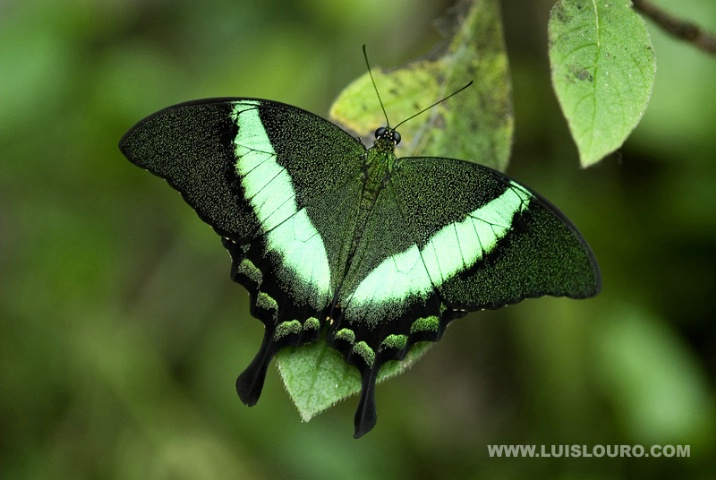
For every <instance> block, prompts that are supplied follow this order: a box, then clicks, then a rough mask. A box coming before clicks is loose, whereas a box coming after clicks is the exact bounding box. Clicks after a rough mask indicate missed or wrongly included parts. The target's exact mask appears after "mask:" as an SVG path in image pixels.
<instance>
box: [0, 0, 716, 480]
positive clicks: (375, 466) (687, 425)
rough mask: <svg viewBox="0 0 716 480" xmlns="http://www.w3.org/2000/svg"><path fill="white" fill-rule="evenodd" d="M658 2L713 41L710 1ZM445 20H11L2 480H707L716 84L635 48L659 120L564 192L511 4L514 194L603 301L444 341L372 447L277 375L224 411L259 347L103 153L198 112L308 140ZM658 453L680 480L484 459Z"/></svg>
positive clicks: (541, 308)
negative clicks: (576, 241) (558, 213)
mask: <svg viewBox="0 0 716 480" xmlns="http://www.w3.org/2000/svg"><path fill="white" fill-rule="evenodd" d="M655 1H656V0H655ZM659 3H660V4H662V5H663V6H664V7H665V8H670V9H674V11H675V13H678V14H679V15H680V16H683V17H685V18H691V19H693V20H696V21H699V22H704V24H703V25H702V26H703V27H705V28H707V29H710V30H712V31H713V30H716V24H713V23H711V24H707V23H706V22H708V21H712V19H714V18H716V4H714V2H712V1H711V0H689V1H688V2H679V3H678V5H677V4H676V3H674V2H666V1H665V0H659ZM614 4H615V5H617V2H614ZM619 5H621V4H620V3H619ZM447 6H448V5H445V4H443V5H440V4H439V3H438V2H432V1H427V0H396V1H393V2H383V1H378V0H368V1H365V2H350V3H347V2H335V1H332V0H331V1H329V0H314V1H312V2H283V3H281V7H280V8H277V6H276V4H275V2H264V1H261V2H259V1H254V0H248V1H244V2H230V1H224V0H211V1H209V2H188V1H186V0H180V1H171V2H169V1H167V0H159V1H154V2H80V1H76V0H68V1H65V2H55V1H52V0H39V1H36V2H5V3H3V4H2V6H0V65H2V68H0V158H1V159H2V162H1V163H0V169H1V170H0V272H2V275H1V276H0V425H2V435H0V478H8V479H25V478H27V479H30V478H55V479H63V478H72V479H83V478H118V479H120V478H121V479H132V478H142V479H146V478H192V479H194V478H258V479H260V478H298V479H301V478H312V479H315V478H347V479H350V478H392V479H402V478H406V479H407V478H478V477H486V478H516V477H522V476H527V475H529V476H531V477H534V478H539V477H544V478H554V477H577V476H579V477H589V478H593V479H597V478H609V479H613V478H628V477H651V478H676V477H683V478H709V477H710V476H711V475H712V471H713V468H712V467H713V464H712V462H713V460H712V459H713V452H714V451H715V450H716V430H715V429H716V407H715V406H714V401H713V399H714V397H715V395H714V383H715V382H714V378H716V356H715V355H716V354H715V353H714V352H716V337H715V336H714V331H715V330H714V318H716V303H715V302H714V298H713V292H714V288H715V286H716V274H715V273H714V269H713V265H714V264H716V224H715V222H714V219H713V212H714V211H716V198H714V195H713V187H714V184H716V168H715V164H714V161H713V158H714V151H716V137H714V135H713V125H714V122H716V99H715V98H714V96H715V95H716V90H714V89H713V79H714V78H716V77H715V76H716V64H714V62H713V60H712V59H709V58H708V57H706V56H705V55H703V54H702V53H701V52H699V51H696V50H695V49H694V48H692V47H691V46H690V45H688V44H684V43H680V42H677V41H674V40H673V39H671V38H667V37H666V35H665V34H663V33H662V32H661V31H660V30H659V29H658V28H655V27H654V25H653V24H651V23H647V27H646V28H647V30H648V32H649V36H650V37H651V42H652V44H653V49H654V52H655V55H656V57H657V59H658V63H659V74H658V79H657V81H656V83H655V84H654V87H653V92H652V94H651V98H650V99H649V105H648V109H647V110H646V112H645V113H644V116H643V118H642V120H641V122H640V124H639V126H638V127H637V128H636V129H635V130H634V131H633V133H632V135H631V136H630V137H629V138H628V139H627V140H626V143H624V144H623V145H622V146H621V147H619V148H618V150H617V153H615V154H612V155H610V156H608V157H607V158H606V159H605V160H603V161H602V162H601V163H599V164H598V165H595V166H594V167H593V168H590V169H588V170H586V171H580V170H578V169H577V168H576V165H577V162H578V158H579V153H580V152H579V151H578V150H577V149H576V148H575V146H574V145H575V143H574V142H572V141H571V140H570V132H569V130H568V127H567V125H568V123H565V121H564V116H563V114H562V112H560V110H559V103H558V102H557V100H556V99H555V96H554V94H553V93H552V90H551V85H550V83H549V79H550V71H549V62H548V36H547V33H546V32H545V31H544V29H545V26H546V24H547V21H548V15H549V10H550V8H551V7H552V6H553V2H547V1H545V2H534V1H533V0H506V1H505V2H504V3H503V9H502V10H503V13H502V17H503V21H504V22H505V23H504V32H505V37H506V45H507V53H508V57H509V61H510V70H511V76H512V85H513V88H512V90H513V95H514V122H515V127H516V128H515V132H516V133H515V137H514V143H513V149H512V150H513V152H512V155H511V157H510V169H509V174H510V175H512V176H514V177H515V178H517V179H518V180H520V181H522V182H524V183H526V184H528V185H530V186H532V187H534V188H535V189H537V190H538V191H540V192H542V193H544V194H545V196H547V197H548V198H549V199H550V200H551V201H553V202H554V203H555V204H556V205H559V206H560V207H561V208H562V209H563V210H564V211H565V213H566V214H567V215H568V216H569V217H570V218H571V219H572V220H574V222H575V223H576V224H577V225H578V226H579V227H580V229H581V231H582V232H583V233H584V235H585V237H586V238H588V239H589V241H590V244H591V245H592V247H593V249H594V250H595V252H596V255H597V258H598V259H599V261H600V265H601V267H602V273H603V277H604V279H603V280H604V291H603V293H602V294H601V295H600V296H599V297H597V298H595V299H593V300H589V301H583V302H575V301H569V300H564V299H542V300H539V301H527V302H523V303H521V304H519V305H515V306H512V307H509V308H507V309H503V310H500V311H497V312H482V313H477V314H475V315H472V316H470V317H467V318H465V319H463V320H461V321H459V322H456V323H455V324H454V325H452V326H451V327H450V328H449V329H448V331H447V332H446V334H445V336H444V338H443V340H442V341H441V342H440V343H439V344H437V345H436V346H435V348H433V349H432V350H431V352H430V357H431V358H430V359H429V360H430V361H426V362H418V363H417V364H416V365H415V366H414V367H413V368H412V370H411V371H410V373H409V374H406V375H402V376H400V377H399V378H396V379H394V380H392V381H390V382H385V383H383V384H382V385H380V386H379V387H378V402H379V405H378V407H379V409H380V412H381V421H380V422H379V424H378V426H377V428H376V429H375V430H374V431H373V432H371V434H370V435H368V436H366V437H365V438H363V439H361V440H360V441H355V440H353V439H352V438H351V430H352V428H351V422H350V419H351V418H352V414H353V408H354V405H353V404H352V402H350V401H349V402H343V403H341V404H339V405H337V406H336V407H335V408H333V409H331V410H328V411H326V412H325V413H323V414H322V415H320V416H319V417H317V418H315V419H314V420H312V421H311V422H310V423H307V424H306V423H302V422H300V421H299V418H298V416H297V415H296V411H295V408H294V407H293V405H292V404H291V402H290V401H289V400H288V399H287V396H286V395H283V394H282V392H281V391H280V389H281V386H280V382H279V380H278V375H275V374H272V373H271V372H269V378H268V380H267V384H266V387H265V390H264V393H263V395H262V398H261V401H260V402H259V404H258V405H257V406H256V407H254V408H252V409H248V408H246V407H244V406H243V405H241V404H240V402H239V400H238V399H237V398H236V393H235V392H234V389H233V381H234V379H235V377H236V374H237V373H238V372H239V371H240V370H241V369H242V368H243V367H244V366H245V365H247V364H248V362H249V361H250V360H251V357H252V356H253V354H254V353H255V351H256V347H257V345H258V344H259V342H260V339H261V329H260V323H259V322H258V321H256V320H254V319H252V318H250V316H249V315H248V314H247V313H246V312H247V309H248V306H247V304H248V302H247V298H246V294H245V292H244V291H243V290H242V289H241V288H240V287H238V286H236V285H234V284H232V282H231V281H230V280H229V279H228V267H229V261H228V259H227V258H226V255H225V254H224V252H223V251H222V249H221V246H220V243H219V242H218V241H217V238H216V235H215V234H214V233H213V232H212V231H211V229H210V228H208V227H206V226H205V225H203V224H202V223H201V222H199V221H197V219H196V218H195V217H194V215H192V214H191V213H190V211H189V209H188V208H187V207H186V206H185V205H184V203H183V202H182V201H181V200H180V199H179V197H178V196H177V195H176V194H175V193H174V192H172V191H171V189H169V188H166V187H164V186H163V185H161V184H160V182H158V181H157V179H155V178H152V177H151V176H150V175H147V174H145V173H144V172H141V171H139V170H138V169H136V168H135V167H133V166H132V165H130V164H129V163H128V162H127V161H126V160H125V159H124V158H123V157H122V156H121V154H120V153H119V151H118V150H117V147H116V144H117V141H118V139H119V137H120V136H121V135H122V134H123V133H124V132H125V131H126V130H127V128H129V127H130V126H131V125H132V124H133V123H134V122H136V121H137V120H138V119H140V118H142V117H143V116H145V115H147V114H149V113H151V112H153V111H156V110H158V109H160V108H162V107H164V106H167V105H170V104H174V103H178V102H181V101H184V100H189V99H193V98H202V97H209V96H227V95H232V96H246V97H248V96H253V97H263V98H271V99H275V100H280V101H284V102H287V103H290V104H293V105H297V106H302V107H305V108H306V109H308V110H310V111H313V112H316V113H319V114H325V113H326V112H327V111H328V109H329V106H330V104H331V100H332V97H333V96H334V95H335V94H337V93H338V92H339V91H341V89H342V88H343V87H344V86H345V85H347V84H349V82H350V81H351V79H353V78H356V77H358V76H359V75H361V74H363V73H364V72H365V67H364V65H363V62H362V58H361V54H360V46H361V45H362V44H364V43H365V44H367V45H368V48H369V52H372V53H371V60H372V61H373V63H374V64H376V69H378V70H380V67H379V65H400V64H403V63H406V62H407V61H408V59H411V58H416V57H418V56H420V55H422V54H424V53H425V52H426V51H428V50H429V49H430V48H431V47H432V46H433V45H434V44H435V43H436V42H438V41H439V40H440V39H439V36H438V35H437V34H436V33H435V30H434V28H433V27H432V21H433V19H434V18H435V17H437V16H439V15H440V13H441V11H442V10H443V9H444V8H446V7H447ZM677 9H678V12H677V11H676V10H677ZM592 75H593V74H592ZM469 79H473V77H470V78H466V79H465V80H466V81H467V80H469ZM474 80H475V81H476V82H478V83H479V82H480V80H481V78H479V77H474ZM458 83H459V84H462V82H461V81H459V82H458ZM383 95H384V99H386V100H387V99H389V98H399V97H400V94H399V92H398V95H394V94H393V93H392V92H384V93H383ZM433 96H434V95H433V94H430V95H425V97H430V99H432V97H433ZM438 96H439V95H438ZM430 99H427V98H426V99H425V101H426V102H427V101H429V100H430ZM420 102H421V104H422V103H423V99H422V96H421V99H420ZM390 113H391V110H390V108H389V114H390ZM564 115H565V116H569V113H568V112H566V111H565V113H564ZM400 119H401V114H400V113H398V114H397V116H396V118H393V115H392V114H391V120H393V121H400ZM374 127H375V126H374V125H369V126H367V127H366V129H365V131H362V132H359V133H360V134H361V135H362V136H367V135H369V134H370V133H371V131H372V129H373V128H374ZM576 143H577V145H578V144H579V142H578V141H577V142H576ZM652 443H659V444H679V443H683V444H689V445H690V446H691V458H659V459H654V458H603V459H596V458H593V459H577V458H569V459H566V458H540V459H527V458H501V459H497V458H490V457H489V456H488V454H487V445H489V444H538V445H539V444H544V445H552V444H554V445H562V444H580V445H582V444H585V445H596V444H608V445H613V444H630V445H632V444H643V445H646V446H648V445H650V444H652Z"/></svg>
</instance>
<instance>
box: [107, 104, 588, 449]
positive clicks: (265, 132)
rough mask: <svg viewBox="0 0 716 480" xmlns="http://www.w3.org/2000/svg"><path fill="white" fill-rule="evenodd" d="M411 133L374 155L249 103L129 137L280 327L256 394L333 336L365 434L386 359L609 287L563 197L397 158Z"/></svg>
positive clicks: (388, 135) (391, 139)
mask: <svg viewBox="0 0 716 480" xmlns="http://www.w3.org/2000/svg"><path fill="white" fill-rule="evenodd" d="M398 141H399V136H398V134H397V132H395V131H394V130H393V129H391V128H382V129H379V130H378V131H376V140H375V144H374V145H373V146H372V147H370V148H366V147H365V146H364V145H363V144H362V143H361V142H360V141H359V140H357V139H355V138H353V137H352V136H351V135H349V134H348V133H346V132H344V131H343V130H342V129H340V128H339V127H337V126H336V125H334V124H332V123H330V122H328V121H326V120H324V119H322V118H320V117H318V116H315V115H313V114H311V113H309V112H306V111H304V110H301V109H298V108H296V107H292V106H289V105H285V104H282V103H278V102H273V101H268V100H260V99H245V98H234V99H209V100H203V101H199V102H190V103H185V104H180V105H177V106H174V107H169V108H168V109H165V110H162V111H160V112H158V113H156V114H154V115H152V116H150V117H147V118H146V119H144V120H143V121H141V122H140V123H138V124H137V125H136V126H135V127H134V128H133V129H131V130H130V131H129V132H128V133H127V134H126V135H125V137H124V138H123V139H122V141H121V142H120V148H121V150H122V152H123V153H124V154H125V155H126V156H127V158H129V160H130V161H132V162H133V163H135V164H137V165H138V166H140V167H143V168H146V169H148V170H150V171H151V172H153V173H155V174H157V175H159V176H161V177H163V178H165V179H166V180H167V181H168V182H169V183H170V184H171V185H172V186H173V187H174V188H176V189H177V190H179V191H180V192H181V193H182V195H183V196H184V198H185V200H186V201H187V202H188V203H189V204H190V205H191V206H192V207H193V208H194V209H195V210H196V211H197V213H198V214H199V216H200V217H201V218H202V219H203V220H204V221H206V222H207V223H209V224H210V225H211V226H212V227H213V228H214V229H215V230H216V231H217V233H219V235H221V237H222V240H223V243H224V246H225V247H226V248H227V250H228V251H229V253H230V254H231V257H232V268H231V275H232V278H233V279H234V280H235V281H237V282H238V283H240V284H242V285H243V286H244V287H246V289H247V290H248V291H249V294H250V298H251V301H250V304H251V314H252V315H253V316H254V317H256V318H258V319H259V320H261V321H262V322H263V323H264V325H265V332H264V339H263V342H262V345H261V347H260V349H259V352H258V354H257V355H256V357H255V358H254V360H253V361H252V363H251V364H250V365H249V367H247V369H246V370H245V371H244V372H243V373H242V374H241V375H240V376H239V378H238V379H237V391H238V393H239V396H240V397H241V399H242V400H243V401H244V403H246V404H248V405H253V404H254V403H256V401H257V400H258V398H259V396H260V393H261V388H262V386H263V381H264V378H265V375H266V371H267V368H268V365H269V363H270V361H271V359H272V358H273V356H274V355H275V353H276V352H278V351H279V350H280V349H282V348H284V347H286V346H298V345H303V344H306V343H310V342H314V341H316V340H318V339H319V338H321V336H322V335H325V338H326V341H327V342H328V344H329V345H330V346H332V347H334V348H336V349H337V350H338V351H339V352H340V353H341V354H342V355H343V358H344V359H345V360H346V362H348V363H349V364H351V365H354V366H355V367H356V368H357V369H358V370H359V371H360V373H361V377H362V390H361V398H360V400H359V406H358V410H357V412H356V418H355V425H356V437H358V436H361V435H363V434H364V433H366V432H367V431H369V430H370V429H371V428H372V427H373V425H374V424H375V421H376V418H377V417H376V414H375V401H374V387H375V381H376V378H377V375H378V372H379V371H380V367H381V366H382V365H383V364H384V363H385V362H386V361H388V360H395V359H402V358H403V357H404V356H405V354H406V353H407V352H408V351H409V350H410V348H411V346H412V345H413V344H414V343H415V342H418V341H437V340H438V339H439V338H440V337H441V335H442V334H443V332H444V329H445V327H446V325H447V324H448V323H449V322H450V321H451V320H453V319H455V318H458V317H461V316H464V315H465V314H466V313H467V312H469V311H474V310H479V309H484V308H498V307H500V306H503V305H506V304H510V303H515V302H518V301H520V300H522V299H524V298H527V297H537V296H541V295H555V296H568V297H572V298H585V297H589V296H592V295H594V294H595V293H596V292H597V291H598V290H599V287H600V276H599V270H598V267H597V264H596V261H595V260H594V257H593V255H592V253H591V250H590V249H589V247H588V246H587V244H586V242H585V241H584V239H583V238H582V237H581V235H580V234H579V232H578V231H577V229H576V228H575V227H574V226H573V225H572V224H571V222H569V220H567V219H566V218H565V217H564V216H563V215H562V214H561V213H560V212H559V211H558V210H556V208H554V207H553V206H552V205H551V204H550V203H549V202H547V201H546V200H544V199H543V198H542V197H540V196H539V195H537V194H536V193H534V192H533V191H531V190H529V189H527V188H526V187H524V186H521V185H519V184H518V183H516V182H515V181H514V180H512V179H510V178H509V177H507V176H505V175H503V174H501V173H499V172H496V171H494V170H491V169H489V168H487V167H483V166H480V165H477V164H474V163H471V162H465V161H461V160H453V159H444V158H433V157H409V158H397V157H396V156H395V145H396V143H397V142H398Z"/></svg>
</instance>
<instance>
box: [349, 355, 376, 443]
mask: <svg viewBox="0 0 716 480" xmlns="http://www.w3.org/2000/svg"><path fill="white" fill-rule="evenodd" d="M378 370H379V368H376V367H375V366H374V367H373V368H366V369H365V370H363V371H361V377H362V378H361V392H360V400H359V401H358V408H357V409H356V414H355V433H354V434H353V438H360V437H362V436H363V435H365V434H366V433H368V432H370V431H371V430H372V429H373V427H374V426H375V423H376V422H377V421H378V414H377V412H376V408H375V380H376V377H377V376H378Z"/></svg>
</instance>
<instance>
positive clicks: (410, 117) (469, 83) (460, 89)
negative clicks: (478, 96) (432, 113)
mask: <svg viewBox="0 0 716 480" xmlns="http://www.w3.org/2000/svg"><path fill="white" fill-rule="evenodd" d="M472 83H473V82H472V80H470V82H468V83H467V84H466V85H463V86H462V87H460V88H458V89H457V90H455V91H454V92H452V93H451V94H450V95H448V96H447V97H445V98H442V99H440V100H438V101H437V102H435V103H433V104H432V105H430V106H429V107H425V108H423V109H422V110H420V111H419V112H418V113H414V114H412V115H411V116H409V117H408V118H406V119H405V120H403V121H402V122H400V123H399V124H397V125H396V126H395V127H393V130H395V129H397V128H398V127H399V126H401V125H402V124H404V123H405V122H407V121H408V120H412V119H413V118H415V117H417V116H418V115H420V114H421V113H424V112H426V111H428V110H430V109H431V108H433V107H434V106H435V105H439V104H441V103H443V102H444V101H445V100H447V99H448V98H450V97H454V96H455V95H457V94H458V93H460V92H462V91H463V90H465V89H466V88H467V87H469V86H470V85H472ZM374 85H375V84H374ZM376 91H377V90H376ZM381 105H382V104H381Z"/></svg>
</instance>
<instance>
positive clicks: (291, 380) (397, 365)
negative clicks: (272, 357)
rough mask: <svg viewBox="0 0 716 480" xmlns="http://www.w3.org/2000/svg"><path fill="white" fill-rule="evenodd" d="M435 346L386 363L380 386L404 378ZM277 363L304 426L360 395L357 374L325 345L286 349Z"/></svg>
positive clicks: (419, 347) (426, 345) (416, 348)
mask: <svg viewBox="0 0 716 480" xmlns="http://www.w3.org/2000/svg"><path fill="white" fill-rule="evenodd" d="M433 345H434V344H433V343H428V342H424V343H419V344H416V345H414V346H413V348H412V349H410V351H409V352H408V354H407V355H406V356H405V358H404V359H403V360H401V361H399V362H397V361H391V362H387V363H386V364H385V365H383V368H381V370H380V374H379V375H378V381H377V383H380V382H382V381H384V380H387V379H388V378H390V377H394V376H396V375H399V374H401V373H402V372H403V371H404V370H406V369H407V368H408V367H410V365H412V364H413V363H414V362H415V361H416V360H417V359H418V358H420V357H421V356H422V355H423V354H424V353H425V352H426V351H427V350H428V349H429V348H430V347H431V346H433ZM276 360H277V364H278V371H279V373H280V374H281V379H282V380H283V383H284V385H285V386H286V390H287V391H288V393H289V395H290V397H291V400H292V401H293V403H294V404H295V405H296V408H298V413H299V414H300V415H301V419H302V420H303V421H304V422H307V421H309V420H310V419H312V418H313V417H315V416H316V415H318V414H319V413H321V412H322V411H323V410H326V409H327V408H329V407H331V406H333V405H334V404H336V403H337V402H339V401H341V400H343V399H344V398H347V397H349V396H351V395H355V394H356V393H358V392H359V391H360V386H361V381H360V375H359V374H358V370H357V369H356V368H355V367H353V366H351V365H348V364H347V363H346V362H344V361H343V358H342V357H341V355H340V353H338V351H337V350H334V349H332V348H330V347H328V345H327V344H326V343H325V342H315V343H312V344H310V345H306V346H303V347H294V348H285V349H283V350H281V351H280V352H279V353H278V354H277V355H276Z"/></svg>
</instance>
